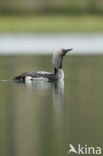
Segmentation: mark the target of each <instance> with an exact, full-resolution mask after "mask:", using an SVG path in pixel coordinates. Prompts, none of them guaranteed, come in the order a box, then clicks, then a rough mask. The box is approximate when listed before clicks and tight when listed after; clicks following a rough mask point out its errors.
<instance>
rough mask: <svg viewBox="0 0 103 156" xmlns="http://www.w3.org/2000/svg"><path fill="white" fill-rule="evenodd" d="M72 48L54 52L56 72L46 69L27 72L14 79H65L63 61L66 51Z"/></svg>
mask: <svg viewBox="0 0 103 156" xmlns="http://www.w3.org/2000/svg"><path fill="white" fill-rule="evenodd" d="M71 50H72V49H60V50H58V51H56V52H55V53H54V54H53V66H54V73H50V72H45V71H38V72H26V73H22V74H20V75H18V76H15V77H14V78H13V80H14V81H19V82H26V81H33V80H48V81H56V80H59V79H64V72H63V70H62V61H63V57H64V56H65V55H66V53H67V52H69V51H71Z"/></svg>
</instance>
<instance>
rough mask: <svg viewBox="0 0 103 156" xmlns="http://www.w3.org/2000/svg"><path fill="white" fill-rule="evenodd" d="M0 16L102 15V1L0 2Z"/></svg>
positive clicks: (32, 0)
mask: <svg viewBox="0 0 103 156" xmlns="http://www.w3.org/2000/svg"><path fill="white" fill-rule="evenodd" d="M0 14H103V0H56V1H55V0H0Z"/></svg>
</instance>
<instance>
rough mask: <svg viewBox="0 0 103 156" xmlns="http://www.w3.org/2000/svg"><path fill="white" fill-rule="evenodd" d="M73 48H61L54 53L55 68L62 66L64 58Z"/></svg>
mask: <svg viewBox="0 0 103 156" xmlns="http://www.w3.org/2000/svg"><path fill="white" fill-rule="evenodd" d="M71 50H72V49H60V50H58V51H56V52H55V53H54V54H53V65H54V69H55V70H58V69H60V68H62V61H63V58H64V56H65V55H66V54H67V53H68V52H69V51H71Z"/></svg>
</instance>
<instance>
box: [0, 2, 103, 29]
mask: <svg viewBox="0 0 103 156" xmlns="http://www.w3.org/2000/svg"><path fill="white" fill-rule="evenodd" d="M102 19H103V0H98V1H97V0H78V1H77V0H56V1H54V0H49V1H48V0H0V32H72V31H74V32H76V31H92V32H93V31H103V20H102Z"/></svg>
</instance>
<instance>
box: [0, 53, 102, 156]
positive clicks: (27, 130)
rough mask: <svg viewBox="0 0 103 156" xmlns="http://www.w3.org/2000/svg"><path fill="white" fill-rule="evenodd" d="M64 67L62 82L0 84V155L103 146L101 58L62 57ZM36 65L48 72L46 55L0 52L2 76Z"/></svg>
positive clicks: (47, 154)
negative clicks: (18, 54) (78, 146)
mask: <svg viewBox="0 0 103 156" xmlns="http://www.w3.org/2000/svg"><path fill="white" fill-rule="evenodd" d="M63 67H64V72H65V80H64V84H63V82H58V83H55V84H51V83H47V82H45V83H43V82H40V83H36V82H34V83H33V84H19V83H14V82H12V81H1V82H0V156H28V155H29V156H68V150H69V144H72V145H73V146H74V147H75V148H77V145H78V144H81V145H82V146H84V145H87V146H93V147H96V146H100V147H102V146H103V56H67V57H66V58H65V60H64V63H63ZM40 69H41V70H46V71H53V69H52V66H51V56H35V55H34V56H0V79H1V80H10V79H11V78H12V77H13V76H15V75H17V74H19V73H21V72H25V71H37V70H40ZM63 86H64V87H63ZM71 155H73V154H71ZM74 155H75V154H74Z"/></svg>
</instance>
